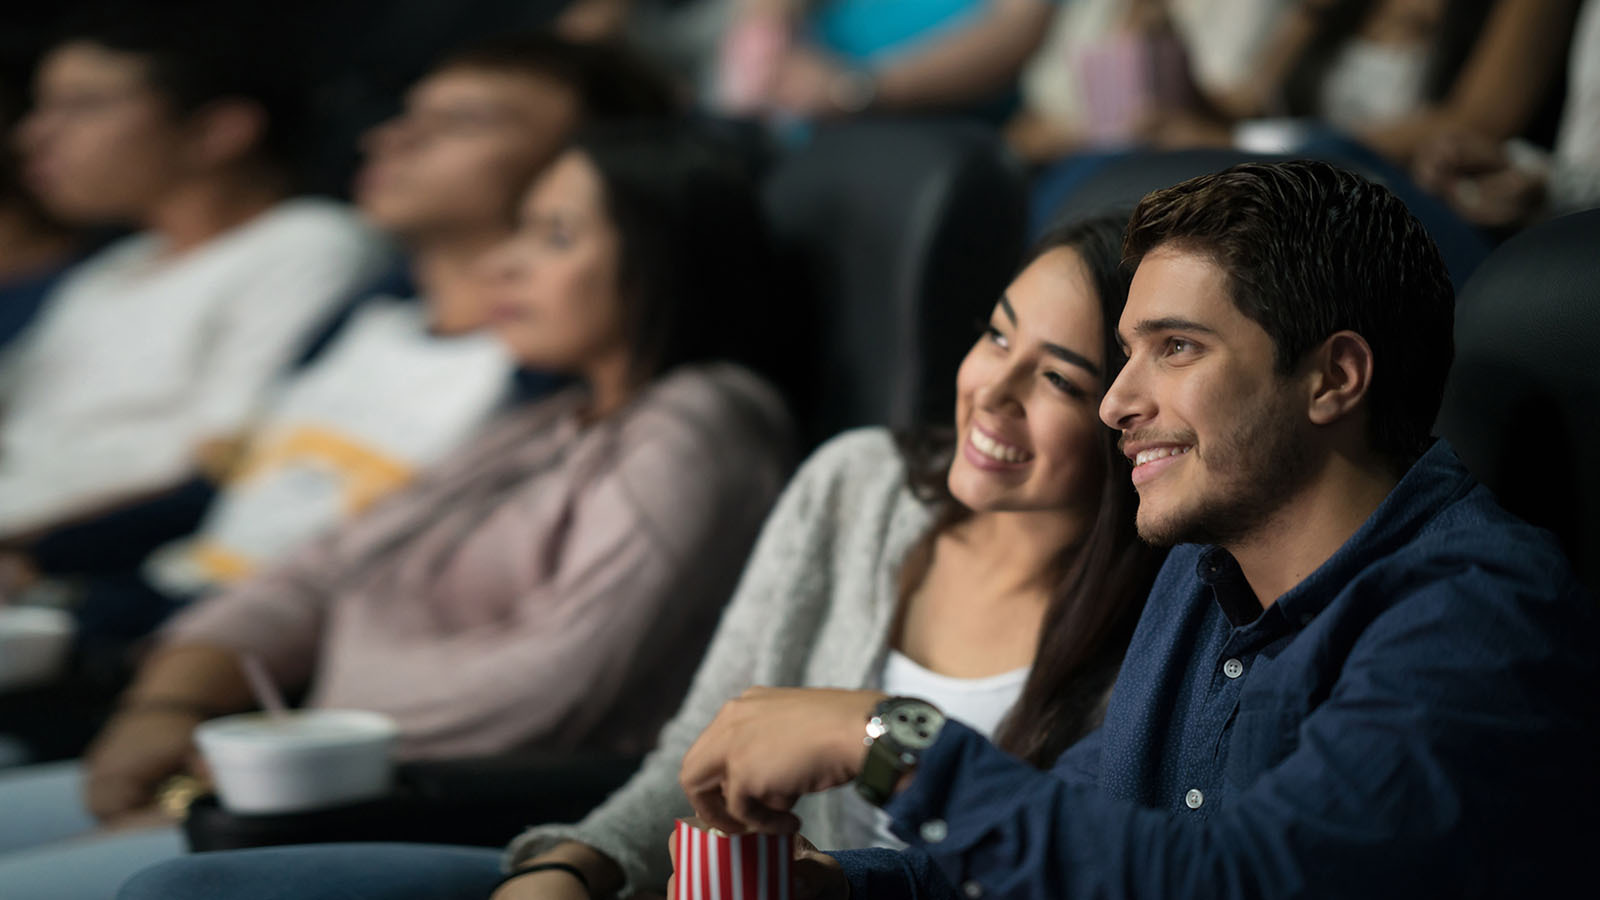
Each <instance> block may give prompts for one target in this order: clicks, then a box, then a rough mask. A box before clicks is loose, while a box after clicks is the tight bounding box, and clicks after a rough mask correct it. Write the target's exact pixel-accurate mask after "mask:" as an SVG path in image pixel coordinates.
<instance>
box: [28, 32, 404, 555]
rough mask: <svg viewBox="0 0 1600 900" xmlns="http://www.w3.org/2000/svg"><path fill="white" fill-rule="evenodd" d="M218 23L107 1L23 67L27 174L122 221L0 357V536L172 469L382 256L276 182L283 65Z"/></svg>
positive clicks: (333, 215) (282, 148)
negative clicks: (112, 238)
mask: <svg viewBox="0 0 1600 900" xmlns="http://www.w3.org/2000/svg"><path fill="white" fill-rule="evenodd" d="M234 24H237V23H235V22H234V21H233V20H232V19H231V18H229V17H228V16H227V14H226V13H225V12H223V11H221V10H218V11H214V12H212V13H209V14H208V13H204V12H203V11H202V10H197V9H187V10H184V11H182V12H176V11H165V12H164V11H163V10H162V9H157V8H150V9H147V8H143V7H141V8H139V9H138V10H135V11H132V12H124V13H115V12H113V13H107V14H106V15H105V16H104V17H102V18H98V19H96V20H94V21H90V22H86V23H84V24H83V25H82V26H81V27H79V28H77V29H75V30H74V31H72V32H71V33H70V36H69V37H67V38H65V39H63V40H62V41H60V42H58V43H57V44H56V45H55V46H54V47H53V48H52V49H51V50H50V51H49V53H48V54H47V55H46V56H45V57H44V60H43V62H42V64H41V65H40V67H39V70H38V74H37V79H36V94H37V102H36V104H35V106H34V109H33V111H32V112H31V113H30V115H29V116H28V117H27V119H26V120H25V121H24V122H23V123H22V126H21V131H20V135H19V142H20V147H21V151H22V156H23V163H24V174H25V177H26V179H27V181H28V183H29V186H30V187H31V188H32V189H33V190H34V192H35V193H36V194H37V196H38V197H39V199H40V200H41V201H42V203H43V204H44V206H45V207H46V208H47V209H48V210H49V211H50V212H51V213H53V214H54V215H56V216H58V217H60V218H61V219H62V220H64V221H67V222H70V223H73V224H85V225H119V226H132V227H134V228H135V229H137V233H135V234H133V235H132V236H130V237H128V238H126V239H124V240H121V241H118V242H116V243H113V244H112V245H110V246H108V247H106V248H105V249H104V250H102V251H101V252H99V253H97V254H95V255H94V256H93V257H91V258H90V259H88V260H86V261H85V262H84V263H82V264H81V265H79V266H77V267H76V268H75V269H74V271H73V272H72V273H71V275H70V276H69V277H67V278H66V279H65V280H64V281H63V282H62V283H61V284H60V285H58V286H57V287H56V289H55V290H54V291H53V293H52V295H51V296H50V297H49V298H48V299H47V300H46V301H45V307H44V309H43V311H42V312H41V313H40V315H39V319H38V321H37V322H36V324H35V327H34V328H33V329H32V331H31V332H30V333H29V334H28V336H27V338H26V339H25V340H21V341H18V342H17V343H16V344H15V345H13V347H11V348H10V349H9V352H8V355H7V356H6V358H4V359H0V542H5V543H8V544H13V545H15V544H17V543H24V544H25V543H26V542H27V541H28V540H29V539H31V538H32V537H35V536H37V535H39V534H41V533H45V532H47V531H49V530H51V529H53V528H55V527H57V526H58V525H60V524H62V523H63V522H67V521H72V520H75V519H79V518H81V517H84V516H87V515H93V514H96V513H98V512H100V511H102V510H104V509H106V508H108V507H112V506H115V505H118V504H121V503H125V502H127V501H129V500H131V499H133V498H139V497H145V496H149V495H151V494H154V493H159V492H162V491H164V490H166V489H168V488H170V487H171V486H173V485H175V484H179V483H181V482H183V481H184V480H185V479H186V478H187V477H188V476H189V475H190V474H191V473H193V472H194V471H195V469H196V465H197V463H196V448H197V447H199V446H200V445H201V444H203V443H204V442H206V441H207V440H210V439H213V438H217V437H220V436H226V435H231V434H232V433H234V432H235V431H237V430H238V429H240V428H241V427H243V426H244V425H245V424H246V423H247V422H248V421H249V420H250V418H251V416H252V415H253V414H254V413H255V412H256V411H257V409H256V407H257V405H258V404H259V402H260V401H261V399H262V398H263V396H264V393H265V390H266V388H267V385H268V384H269V383H270V381H271V380H272V378H273V377H274V376H276V375H277V374H278V373H279V372H280V371H281V369H282V368H283V366H284V365H285V364H286V363H287V362H288V361H289V360H290V359H292V357H293V355H294V354H295V352H296V351H297V349H298V347H299V345H300V343H301V342H302V341H303V340H304V338H305V337H306V335H307V332H308V331H309V330H310V329H311V328H313V327H314V326H316V325H317V323H318V322H320V321H321V320H322V319H323V318H324V317H325V316H326V315H327V313H328V311H329V310H330V308H331V307H332V306H333V305H334V304H335V303H336V302H337V301H339V300H340V299H342V298H343V297H345V296H346V295H347V294H348V293H349V292H350V291H351V290H352V289H353V288H354V287H355V286H356V285H358V284H359V283H361V282H363V281H365V280H367V279H369V278H370V277H372V275H373V274H374V273H375V271H376V269H377V268H378V267H379V266H380V265H381V264H382V261H383V248H382V246H381V243H380V242H379V241H378V240H377V239H376V238H375V236H374V235H373V234H372V233H371V232H370V231H369V230H368V229H366V228H364V227H363V226H362V225H361V224H360V223H359V222H358V221H357V220H356V218H355V217H354V215H353V214H352V213H351V212H350V211H348V210H346V209H345V208H343V207H341V206H338V205H336V204H333V203H329V202H326V201H321V200H310V199H294V198H292V196H291V193H292V189H293V178H292V175H291V172H292V166H291V164H290V157H291V156H292V154H293V152H294V148H295V143H294V137H293V133H292V130H293V125H294V124H295V118H296V111H295V106H296V103H295V101H296V97H295V96H294V89H293V87H292V86H291V85H292V82H291V81H290V80H289V79H287V78H284V77H282V73H281V72H279V71H278V70H277V68H276V67H275V66H272V65H269V62H270V60H268V59H267V58H266V56H265V53H264V52H263V53H252V52H247V51H245V50H243V49H241V48H239V47H235V46H233V45H232V43H231V42H230V41H228V40H226V39H223V38H221V37H219V35H225V34H228V33H229V32H228V31H226V30H219V29H224V28H225V27H227V26H231V25H234ZM262 43H263V44H265V45H267V46H271V44H270V43H269V42H267V41H266V40H265V39H264V38H263V40H262ZM280 50H281V48H280Z"/></svg>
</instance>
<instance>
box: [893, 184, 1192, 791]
mask: <svg viewBox="0 0 1600 900" xmlns="http://www.w3.org/2000/svg"><path fill="white" fill-rule="evenodd" d="M1127 224H1128V217H1127V216H1126V215H1120V216H1101V217H1096V218H1092V219H1086V220H1083V221H1078V222H1069V223H1067V224H1064V225H1061V226H1058V227H1056V228H1055V229H1053V230H1051V231H1050V232H1048V233H1047V234H1045V236H1044V237H1043V238H1042V239H1041V240H1040V241H1039V242H1038V243H1037V244H1036V245H1035V246H1034V248H1033V251H1032V253H1031V254H1030V255H1029V257H1028V259H1029V261H1030V262H1031V261H1033V260H1036V259H1038V258H1039V257H1041V256H1043V255H1045V254H1046V253H1048V252H1050V251H1052V250H1056V249H1060V248H1069V249H1071V250H1073V251H1075V252H1076V253H1077V254H1078V256H1079V258H1081V259H1082V260H1083V263H1084V266H1085V268H1087V269H1088V271H1089V274H1090V276H1091V281H1092V283H1093V287H1094V291H1095V294H1096V295H1097V296H1098V297H1099V300H1100V309H1101V311H1102V314H1103V318H1104V321H1105V334H1104V335H1103V336H1102V342H1103V351H1104V359H1105V360H1106V375H1105V379H1106V380H1105V383H1106V384H1107V385H1109V384H1110V383H1111V381H1112V380H1113V379H1114V378H1116V376H1117V372H1118V371H1120V370H1121V368H1122V363H1123V355H1122V349H1121V348H1120V347H1119V346H1118V344H1117V340H1116V324H1117V320H1118V319H1120V318H1121V316H1122V307H1123V305H1124V304H1125V303H1126V302H1127V299H1128V283H1129V273H1128V272H1127V271H1126V270H1125V269H1124V268H1123V266H1122V233H1123V230H1124V228H1125V227H1126V226H1127ZM1099 449H1100V457H1101V460H1100V462H1101V466H1100V469H1101V479H1100V502H1099V505H1098V512H1097V513H1096V514H1095V518H1094V522H1093V524H1092V525H1091V526H1090V528H1089V530H1088V533H1087V534H1086V535H1085V536H1084V538H1083V539H1082V540H1081V541H1079V542H1078V543H1076V544H1074V545H1072V546H1070V547H1063V548H1062V549H1061V553H1060V555H1059V556H1058V558H1057V560H1056V563H1055V573H1054V577H1055V585H1054V587H1053V589H1052V591H1051V597H1050V605H1049V608H1048V609H1047V610H1046V611H1045V615H1044V620H1043V622H1042V624H1041V626H1040V629H1039V644H1038V650H1037V652H1036V653H1035V655H1034V661H1033V668H1032V670H1031V671H1030V672H1029V673H1028V680H1027V683H1026V684H1024V685H1023V688H1022V695H1021V696H1020V697H1019V698H1018V699H1017V702H1016V704H1015V705H1014V706H1013V707H1012V708H1011V712H1010V713H1008V714H1007V716H1006V718H1005V720H1004V721H1003V722H1002V723H1001V724H1000V729H999V732H998V733H997V734H996V735H995V739H996V743H997V744H999V745H1000V746H1001V747H1002V748H1004V749H1006V750H1008V751H1010V752H1011V753H1014V754H1016V755H1017V756H1020V757H1022V758H1023V759H1026V760H1027V761H1029V762H1030V763H1033V764H1034V765H1036V766H1039V767H1041V768H1043V767H1046V766H1049V765H1050V764H1051V763H1053V762H1055V759H1056V757H1058V756H1060V755H1061V753H1062V751H1064V750H1066V749H1067V747H1069V746H1071V745H1072V744H1073V743H1074V742H1076V741H1077V740H1078V739H1079V738H1081V737H1083V736H1084V735H1085V734H1087V733H1088V732H1089V731H1091V730H1093V729H1094V727H1095V726H1096V725H1098V724H1099V719H1100V716H1101V713H1102V711H1103V708H1102V701H1103V699H1104V697H1105V695H1106V691H1107V690H1108V689H1109V688H1110V686H1111V682H1112V680H1113V679H1115V677H1116V673H1117V669H1118V668H1119V667H1120V666H1121V663H1122V655H1123V653H1124V652H1125V651H1126V650H1127V647H1128V641H1129V640H1130V639H1131V638H1132V636H1133V627H1134V625H1135V624H1136V623H1137V622H1138V620H1139V614H1140V613H1141V612H1142V611H1143V610H1144V601H1145V596H1146V595H1147V594H1148V593H1149V592H1150V586H1151V583H1152V582H1153V581H1154V580H1155V574H1156V570H1157V569H1159V568H1160V566H1161V561H1162V560H1163V559H1164V558H1165V553H1164V551H1160V550H1157V549H1155V548H1152V547H1150V546H1149V545H1147V544H1145V543H1144V542H1143V541H1141V540H1139V535H1138V532H1137V531H1136V530H1135V527H1134V512H1135V509H1136V507H1137V506H1138V502H1139V501H1138V496H1137V495H1136V494H1135V493H1134V490H1133V483H1132V481H1131V480H1130V479H1129V477H1128V469H1127V465H1126V463H1125V461H1124V460H1123V457H1122V453H1121V451H1120V450H1119V449H1118V448H1117V433H1116V432H1115V431H1112V430H1111V429H1109V428H1107V429H1104V435H1103V439H1102V440H1101V442H1100V447H1099ZM900 450H901V455H902V457H903V458H904V459H905V461H906V469H907V472H908V479H909V482H910V485H911V489H912V490H913V491H914V492H915V493H916V495H917V496H918V497H919V498H921V499H922V500H923V501H924V502H927V503H929V504H931V505H932V507H933V509H934V522H933V527H932V528H930V529H929V530H928V533H927V534H926V535H924V537H923V538H922V540H921V541H920V542H918V543H917V545H916V546H915V547H913V548H912V551H911V553H910V554H909V555H908V556H907V558H906V561H905V565H904V566H903V567H902V568H901V576H900V596H901V598H902V608H903V605H904V602H903V601H904V598H907V597H909V596H910V595H911V593H912V592H913V591H914V590H915V589H916V588H917V586H918V585H920V584H921V582H922V579H923V578H924V577H925V576H926V575H927V572H928V568H929V566H930V564H931V563H932V561H933V550H934V543H935V541H937V539H938V537H939V535H940V534H942V533H944V532H945V531H947V530H949V529H950V528H952V527H954V526H955V525H957V524H959V523H960V522H963V521H965V520H966V519H967V518H969V517H970V516H971V515H972V511H971V510H970V509H968V508H967V507H965V506H963V505H962V504H961V503H960V501H958V500H956V498H955V497H954V496H952V495H951V493H950V487H949V482H948V477H949V472H950V463H951V461H952V460H953V459H954V456H955V450H956V436H955V433H954V432H953V431H952V430H951V429H949V428H939V429H923V430H919V431H917V432H913V433H911V434H908V435H903V436H902V437H901V439H900Z"/></svg>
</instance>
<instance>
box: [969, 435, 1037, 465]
mask: <svg viewBox="0 0 1600 900" xmlns="http://www.w3.org/2000/svg"><path fill="white" fill-rule="evenodd" d="M972 446H974V447H977V448H978V452H979V453H982V454H983V455H984V456H987V457H989V458H990V459H992V460H995V461H996V462H1007V463H1017V462H1027V461H1028V460H1030V459H1033V454H1031V453H1028V452H1025V451H1023V450H1019V449H1017V448H1016V447H1011V446H1008V445H1006V444H1002V443H1000V442H999V441H997V440H995V439H994V438H991V437H989V436H988V435H987V434H984V433H983V432H981V431H979V430H978V429H976V428H974V429H972Z"/></svg>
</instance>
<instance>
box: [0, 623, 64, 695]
mask: <svg viewBox="0 0 1600 900" xmlns="http://www.w3.org/2000/svg"><path fill="white" fill-rule="evenodd" d="M74 631H76V628H75V626H74V625H73V622H72V616H71V614H69V613H67V612H64V611H62V610H59V609H49V608H47V607H42V606H16V607H4V608H0V689H6V690H11V689H16V688H24V687H29V686H32V685H36V684H43V683H45V682H47V681H50V680H52V679H54V678H55V677H56V676H57V675H59V674H60V673H61V668H62V666H63V665H64V664H65V663H66V660H67V650H68V649H70V648H71V646H72V635H73V632H74Z"/></svg>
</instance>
